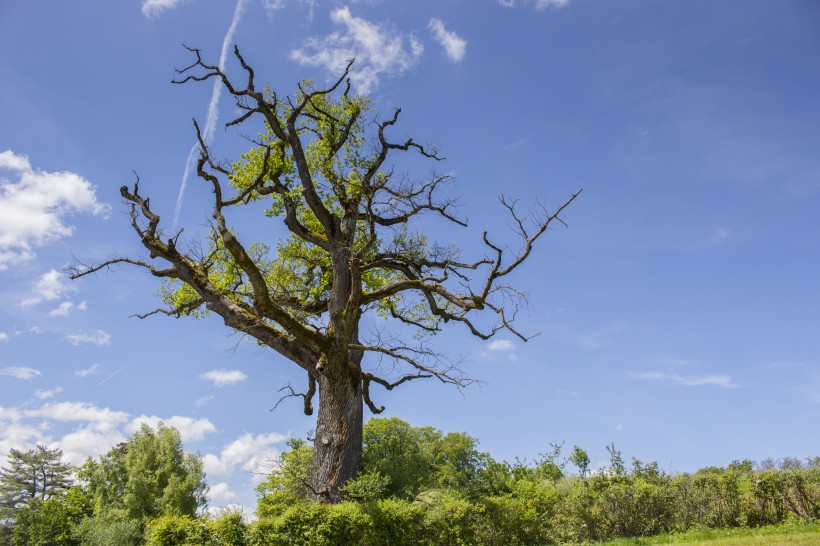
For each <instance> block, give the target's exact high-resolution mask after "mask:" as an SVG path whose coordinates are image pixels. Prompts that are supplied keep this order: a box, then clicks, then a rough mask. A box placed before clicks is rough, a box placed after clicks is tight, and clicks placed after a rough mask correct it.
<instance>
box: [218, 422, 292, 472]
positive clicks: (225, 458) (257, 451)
mask: <svg viewBox="0 0 820 546" xmlns="http://www.w3.org/2000/svg"><path fill="white" fill-rule="evenodd" d="M286 439H287V436H283V435H281V434H276V433H270V434H257V435H253V434H251V433H249V432H246V433H245V434H243V435H242V436H240V437H239V438H237V439H236V440H234V441H233V442H231V443H230V444H228V445H226V446H225V447H223V448H222V450H221V451H220V453H219V456H217V455H214V454H212V453H207V454H206V455H205V456H204V457H202V462H203V468H204V470H205V473H206V474H208V475H216V476H226V475H228V474H231V473H232V472H233V471H234V470H235V469H236V468H237V467H240V468H242V469H243V470H245V471H247V472H254V471H256V470H257V469H258V468H259V467H260V466H261V465H263V464H265V463H270V462H271V461H273V460H275V459H276V457H277V456H278V455H279V452H278V451H277V450H276V449H275V448H274V447H273V445H274V444H278V443H280V442H282V441H284V440H286Z"/></svg>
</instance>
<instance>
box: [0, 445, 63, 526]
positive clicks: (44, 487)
mask: <svg viewBox="0 0 820 546" xmlns="http://www.w3.org/2000/svg"><path fill="white" fill-rule="evenodd" d="M62 458H63V452H62V451H61V450H60V449H56V448H55V449H49V448H47V447H45V446H42V445H37V446H35V447H34V449H30V450H28V451H21V450H19V449H12V450H11V451H10V452H9V458H8V463H7V466H4V467H2V470H0V519H3V520H13V519H14V517H15V513H16V512H17V511H18V510H19V509H20V508H22V507H24V506H26V505H28V504H30V503H31V502H33V501H35V500H37V501H40V502H43V501H46V500H49V499H51V498H54V497H59V496H61V495H62V494H64V493H65V491H66V490H68V488H69V487H71V483H72V479H71V472H72V466H71V465H70V464H68V463H65V462H63V460H62Z"/></svg>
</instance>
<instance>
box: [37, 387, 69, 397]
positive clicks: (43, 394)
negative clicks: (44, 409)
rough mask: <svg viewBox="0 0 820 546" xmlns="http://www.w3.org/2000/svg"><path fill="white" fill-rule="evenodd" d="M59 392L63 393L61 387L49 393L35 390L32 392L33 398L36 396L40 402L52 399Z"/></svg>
mask: <svg viewBox="0 0 820 546" xmlns="http://www.w3.org/2000/svg"><path fill="white" fill-rule="evenodd" d="M61 392H63V388H62V387H56V388H54V389H51V390H50V391H46V390H43V389H37V390H36V391H34V396H36V397H37V398H39V399H40V400H48V399H49V398H53V397H54V396H55V395H57V394H60V393H61Z"/></svg>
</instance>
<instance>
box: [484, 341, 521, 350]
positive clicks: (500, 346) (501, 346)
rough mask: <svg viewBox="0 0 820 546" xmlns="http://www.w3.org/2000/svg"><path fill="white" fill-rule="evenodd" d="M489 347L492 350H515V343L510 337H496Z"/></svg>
mask: <svg viewBox="0 0 820 546" xmlns="http://www.w3.org/2000/svg"><path fill="white" fill-rule="evenodd" d="M487 349H488V350H490V351H503V352H507V351H514V350H515V343H513V342H512V341H510V340H509V339H496V340H493V341H492V342H490V344H489V345H488V346H487Z"/></svg>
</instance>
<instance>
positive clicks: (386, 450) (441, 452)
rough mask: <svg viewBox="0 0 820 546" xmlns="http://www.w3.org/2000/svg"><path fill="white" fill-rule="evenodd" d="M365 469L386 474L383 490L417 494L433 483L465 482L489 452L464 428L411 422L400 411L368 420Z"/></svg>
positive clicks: (389, 493) (458, 484)
mask: <svg viewBox="0 0 820 546" xmlns="http://www.w3.org/2000/svg"><path fill="white" fill-rule="evenodd" d="M362 436H363V448H364V452H363V456H362V472H365V473H374V474H375V473H378V474H379V475H380V476H382V477H384V478H387V479H388V480H389V482H388V483H387V484H386V488H385V496H389V497H398V498H407V499H410V498H413V497H414V496H415V495H416V494H417V493H418V492H419V491H421V490H422V489H428V488H432V487H444V488H460V489H461V488H466V487H468V486H470V485H471V484H473V482H474V481H475V480H476V478H477V476H478V475H479V474H480V473H481V470H482V469H483V467H484V466H485V465H486V462H487V460H488V459H489V455H487V454H486V453H480V452H479V451H478V449H477V446H478V441H477V440H476V439H475V438H472V437H470V436H468V435H466V434H462V433H455V432H451V433H448V434H446V435H445V434H443V433H442V432H441V431H440V430H436V429H434V428H432V427H411V426H410V425H409V424H408V423H406V422H404V421H402V420H401V419H398V418H396V417H393V418H390V419H379V418H374V419H371V420H370V421H368V422H367V423H366V424H365V425H364V429H363V432H362Z"/></svg>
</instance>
